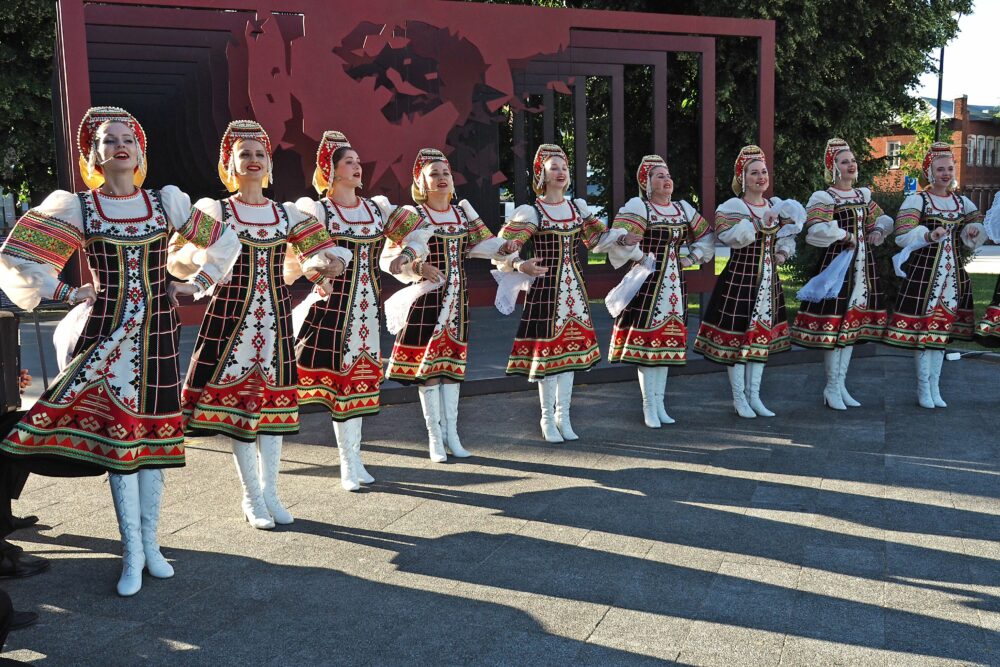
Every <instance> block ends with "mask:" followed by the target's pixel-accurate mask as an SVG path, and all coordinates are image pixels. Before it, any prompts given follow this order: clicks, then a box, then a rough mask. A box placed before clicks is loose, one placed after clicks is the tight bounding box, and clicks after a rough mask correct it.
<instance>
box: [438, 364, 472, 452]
mask: <svg viewBox="0 0 1000 667" xmlns="http://www.w3.org/2000/svg"><path fill="white" fill-rule="evenodd" d="M440 386H441V415H442V417H444V419H442V420H441V421H442V425H441V426H442V427H441V434H442V435H443V436H444V445H445V447H447V448H448V449H449V450H450V451H451V455H452V456H455V457H457V458H460V459H464V458H467V457H469V456H472V452H470V451H468V450H467V449H465V448H464V447H462V441H461V440H459V439H458V399H459V395H460V394H461V392H462V385H461V384H459V383H457V382H452V383H441V385H440Z"/></svg>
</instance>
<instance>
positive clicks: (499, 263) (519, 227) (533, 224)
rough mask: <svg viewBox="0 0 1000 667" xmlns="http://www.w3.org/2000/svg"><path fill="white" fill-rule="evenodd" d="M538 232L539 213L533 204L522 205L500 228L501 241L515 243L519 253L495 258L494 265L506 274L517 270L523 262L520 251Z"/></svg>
mask: <svg viewBox="0 0 1000 667" xmlns="http://www.w3.org/2000/svg"><path fill="white" fill-rule="evenodd" d="M536 231H538V212H537V211H536V210H535V207H534V206H532V205H531V204H521V205H520V206H518V207H517V208H516V209H514V213H513V214H512V215H511V216H510V218H509V219H508V220H507V222H505V223H504V226H503V227H501V228H500V234H499V236H500V239H501V240H503V241H514V242H515V243H516V244H517V247H518V251H517V252H515V253H512V254H510V255H507V256H505V257H500V258H494V259H493V264H494V266H496V267H497V268H498V269H500V270H501V271H502V272H504V273H511V272H512V271H516V270H517V266H518V265H519V264H520V262H521V257H520V252H521V251H520V249H521V248H522V247H524V244H525V243H527V242H528V241H529V240H530V239H531V237H532V236H534V234H535V232H536Z"/></svg>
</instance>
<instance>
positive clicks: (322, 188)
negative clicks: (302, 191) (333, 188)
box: [313, 130, 351, 194]
mask: <svg viewBox="0 0 1000 667" xmlns="http://www.w3.org/2000/svg"><path fill="white" fill-rule="evenodd" d="M350 147H351V142H350V141H348V140H347V137H345V136H344V133H343V132H338V131H337V130H327V131H326V132H324V133H323V138H322V139H320V140H319V148H318V149H317V150H316V171H314V172H313V187H314V188H316V192H318V193H320V194H323V193H324V192H326V191H327V190H328V189H329V187H330V179H331V174H332V173H333V154H334V153H335V152H337V149H338V148H350Z"/></svg>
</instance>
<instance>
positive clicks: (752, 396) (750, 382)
mask: <svg viewBox="0 0 1000 667" xmlns="http://www.w3.org/2000/svg"><path fill="white" fill-rule="evenodd" d="M747 376H748V377H747V402H748V403H749V404H750V407H751V408H752V409H753V411H754V412H756V413H757V414H758V415H759V416H761V417H773V416H774V413H773V412H771V411H770V410H768V409H767V407H766V406H765V405H764V403H763V402H761V400H760V382H761V380H762V379H763V378H764V364H760V363H757V362H747Z"/></svg>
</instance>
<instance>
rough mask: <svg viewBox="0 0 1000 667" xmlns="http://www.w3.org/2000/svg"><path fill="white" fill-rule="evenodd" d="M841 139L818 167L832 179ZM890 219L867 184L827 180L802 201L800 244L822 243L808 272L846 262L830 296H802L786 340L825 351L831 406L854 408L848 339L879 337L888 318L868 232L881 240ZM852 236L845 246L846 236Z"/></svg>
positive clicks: (875, 339)
mask: <svg viewBox="0 0 1000 667" xmlns="http://www.w3.org/2000/svg"><path fill="white" fill-rule="evenodd" d="M850 150H851V149H850V147H849V146H848V145H847V143H846V142H845V141H843V140H842V139H831V140H830V141H829V142H827V148H826V154H825V158H824V170H825V175H826V179H827V182H828V183H833V182H834V181H835V180H836V179H835V178H834V170H835V169H836V166H835V161H836V158H837V156H838V155H839V154H840V153H842V152H844V151H850ZM892 228H893V220H892V218H891V217H889V216H887V215H885V214H884V213H883V212H882V208H881V207H880V206H879V205H878V204H877V203H876V202H875V201H874V200H872V193H871V190H870V189H868V188H852V189H851V190H846V191H845V190H839V189H837V188H835V187H833V186H832V185H831V186H830V187H829V188H827V189H826V190H820V191H817V192H814V193H813V195H812V197H810V198H809V202H808V204H807V205H806V243H808V244H809V245H811V246H815V247H817V248H825V249H826V252H824V253H823V254H822V256H821V257H820V260H819V263H818V265H817V266H816V269H815V271H814V272H813V274H814V275H819V274H820V273H822V272H823V271H824V270H827V269H828V267H829V266H830V265H831V263H832V262H833V261H834V259H836V258H837V257H839V256H840V255H841V253H844V252H847V253H849V254H850V256H851V257H850V265H849V268H848V270H847V274H846V276H845V278H844V281H843V285H842V287H841V288H840V290H839V293H838V294H837V295H836V296H835V297H833V298H827V299H822V300H819V301H806V300H803V301H802V305H801V306H800V308H799V312H798V314H797V315H796V316H795V321H794V322H793V323H792V340H793V342H795V343H796V344H798V345H802V346H803V347H811V348H818V349H822V350H825V352H824V362H825V363H824V365H825V367H826V380H827V383H826V387H825V388H824V391H823V396H824V402H825V403H826V404H827V405H828V406H830V407H832V408H834V409H837V410H846V409H847V408H848V407H860V405H861V404H860V403H858V402H857V401H856V400H854V398H853V397H852V396H851V395H850V393H849V392H848V391H847V386H846V380H847V370H848V367H849V365H850V362H851V354H852V352H853V348H854V344H855V343H858V342H864V341H871V342H880V341H881V340H882V338H883V337H884V336H885V328H886V324H887V323H888V320H889V315H888V312H887V311H886V303H885V297H884V294H883V292H882V288H881V284H880V278H879V275H878V265H877V263H876V258H875V249H874V247H873V246H872V244H871V243H869V241H868V236H869V235H870V234H871V233H872V232H874V231H878V232H879V233H880V234H881V237H882V238H883V239H885V238H888V237H889V235H890V234H891V233H892ZM852 235H853V237H854V238H855V239H856V245H855V247H854V248H849V247H848V246H847V243H846V239H848V238H849V237H851V236H852Z"/></svg>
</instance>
